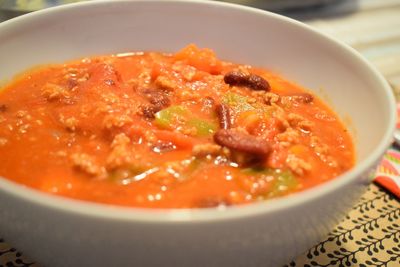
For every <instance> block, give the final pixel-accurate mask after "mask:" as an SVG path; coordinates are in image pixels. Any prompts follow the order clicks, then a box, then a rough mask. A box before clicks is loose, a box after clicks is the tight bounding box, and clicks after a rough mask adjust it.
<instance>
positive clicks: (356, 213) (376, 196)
mask: <svg viewBox="0 0 400 267" xmlns="http://www.w3.org/2000/svg"><path fill="white" fill-rule="evenodd" d="M39 266H40V265H39V264H36V263H33V262H32V261H30V260H29V259H27V258H25V257H24V255H23V254H22V253H21V252H19V251H17V250H16V249H15V248H12V247H11V246H9V245H8V244H6V243H5V241H4V240H3V239H1V238H0V267H39ZM298 266H303V267H311V266H313V267H314V266H319V267H325V266H339V267H342V266H358V267H369V266H374V267H376V266H377V267H378V266H379V267H398V266H400V202H399V201H398V200H397V199H396V198H395V197H393V196H392V195H391V194H390V193H388V192H386V191H384V190H383V189H380V188H379V187H378V186H376V185H374V184H372V185H371V186H370V187H369V188H368V191H367V192H366V193H365V194H364V195H363V196H362V197H361V199H360V201H359V202H358V203H357V204H356V205H355V206H354V208H353V210H352V211H351V212H350V213H349V214H348V215H347V217H346V218H345V219H344V220H343V221H342V222H341V223H340V224H339V225H338V226H337V227H336V228H335V229H333V231H332V232H331V233H330V234H329V235H328V237H327V238H326V239H325V240H324V241H322V242H320V243H319V244H317V245H316V246H315V247H313V248H311V249H310V250H308V251H307V252H306V253H304V254H303V255H301V256H299V257H298V258H297V259H296V260H294V261H292V262H291V263H289V264H287V265H285V267H298ZM265 267H269V266H265Z"/></svg>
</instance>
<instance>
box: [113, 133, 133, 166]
mask: <svg viewBox="0 0 400 267" xmlns="http://www.w3.org/2000/svg"><path fill="white" fill-rule="evenodd" d="M130 142H131V139H130V138H129V137H128V136H126V135H125V134H124V133H120V134H118V135H116V136H115V137H114V139H113V141H112V143H111V148H112V150H111V153H110V154H109V155H108V157H107V170H114V169H116V168H119V167H122V166H125V165H129V164H131V163H132V162H133V161H134V155H133V153H132V150H131V149H130V148H129V144H130Z"/></svg>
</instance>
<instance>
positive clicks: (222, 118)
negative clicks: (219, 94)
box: [215, 104, 232, 129]
mask: <svg viewBox="0 0 400 267" xmlns="http://www.w3.org/2000/svg"><path fill="white" fill-rule="evenodd" d="M215 111H216V113H217V117H218V121H219V127H220V128H221V129H229V128H231V126H232V121H231V111H230V109H229V107H228V106H227V105H225V104H219V105H217V106H216V108H215Z"/></svg>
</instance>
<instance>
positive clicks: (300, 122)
mask: <svg viewBox="0 0 400 267" xmlns="http://www.w3.org/2000/svg"><path fill="white" fill-rule="evenodd" d="M287 120H288V122H289V124H290V126H291V127H296V128H298V129H300V130H301V131H302V132H304V133H309V132H310V131H311V129H312V127H314V123H313V122H312V121H309V120H306V119H305V118H304V117H303V116H301V115H299V114H296V113H289V114H288V118H287Z"/></svg>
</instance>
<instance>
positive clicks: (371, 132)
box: [0, 0, 394, 169]
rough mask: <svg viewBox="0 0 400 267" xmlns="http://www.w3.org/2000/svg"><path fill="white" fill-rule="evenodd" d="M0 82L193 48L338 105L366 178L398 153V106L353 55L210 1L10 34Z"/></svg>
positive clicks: (90, 8)
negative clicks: (50, 66) (393, 144)
mask: <svg viewBox="0 0 400 267" xmlns="http://www.w3.org/2000/svg"><path fill="white" fill-rule="evenodd" d="M0 39H1V40H2V41H1V42H0V58H1V61H0V80H7V79H10V78H12V77H13V75H15V74H17V73H18V72H20V71H22V70H25V69H27V68H29V67H32V66H34V65H37V64H47V63H57V62H63V61H65V60H70V59H74V58H79V57H85V56H91V55H98V54H106V53H117V52H129V51H143V50H144V51H154V50H155V51H166V52H173V51H177V50H179V49H180V48H182V47H183V46H185V45H187V44H189V43H195V44H197V45H198V46H200V47H209V48H212V49H214V50H215V52H216V53H217V55H218V56H219V58H222V59H225V60H230V61H234V62H238V63H246V64H251V65H255V66H260V67H264V68H266V69H270V70H273V71H275V72H278V73H280V74H281V75H283V76H284V77H285V78H287V79H289V80H290V81H293V82H295V83H297V84H300V85H302V86H304V87H306V88H309V89H310V90H312V91H314V92H315V93H316V94H318V95H320V96H321V97H322V98H324V99H325V100H327V101H328V103H329V104H330V105H331V106H332V107H333V109H334V110H335V111H336V112H337V113H338V114H339V115H340V116H341V117H342V119H344V120H345V121H346V122H347V123H348V125H349V128H350V130H351V132H352V134H353V136H354V140H355V145H356V153H357V160H358V162H360V163H361V166H360V167H359V168H362V169H366V168H367V167H369V166H370V165H371V164H372V163H373V162H375V161H376V160H377V159H378V157H379V156H380V155H381V154H382V153H383V151H384V149H385V148H386V147H387V146H388V144H389V141H390V136H391V134H392V131H393V125H394V100H393V96H392V95H391V92H390V89H389V88H388V86H387V85H386V83H385V82H384V81H383V79H382V78H381V77H380V75H379V74H377V72H376V71H375V70H374V69H371V68H370V66H369V65H368V63H366V62H365V61H364V60H363V59H362V58H361V57H360V56H358V55H357V54H356V53H355V52H354V51H353V50H351V49H349V48H346V47H344V46H343V45H341V44H338V43H336V42H334V41H332V40H330V39H329V38H327V37H325V36H323V35H321V34H319V33H317V32H315V31H313V30H311V29H309V28H307V27H305V26H304V25H302V24H301V23H298V22H295V21H292V20H290V19H286V18H283V17H281V16H278V15H275V14H272V13H266V12H263V11H259V10H255V9H251V8H245V7H240V6H234V5H226V4H220V3H213V4H210V3H205V2H203V1H190V2H186V1H152V0H150V1H133V2H132V1H109V2H108V1H95V2H87V3H81V4H77V5H70V6H63V7H58V8H54V9H51V10H43V11H40V12H38V13H33V14H28V15H26V16H23V17H21V18H16V19H12V20H10V21H6V22H4V23H2V24H0Z"/></svg>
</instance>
